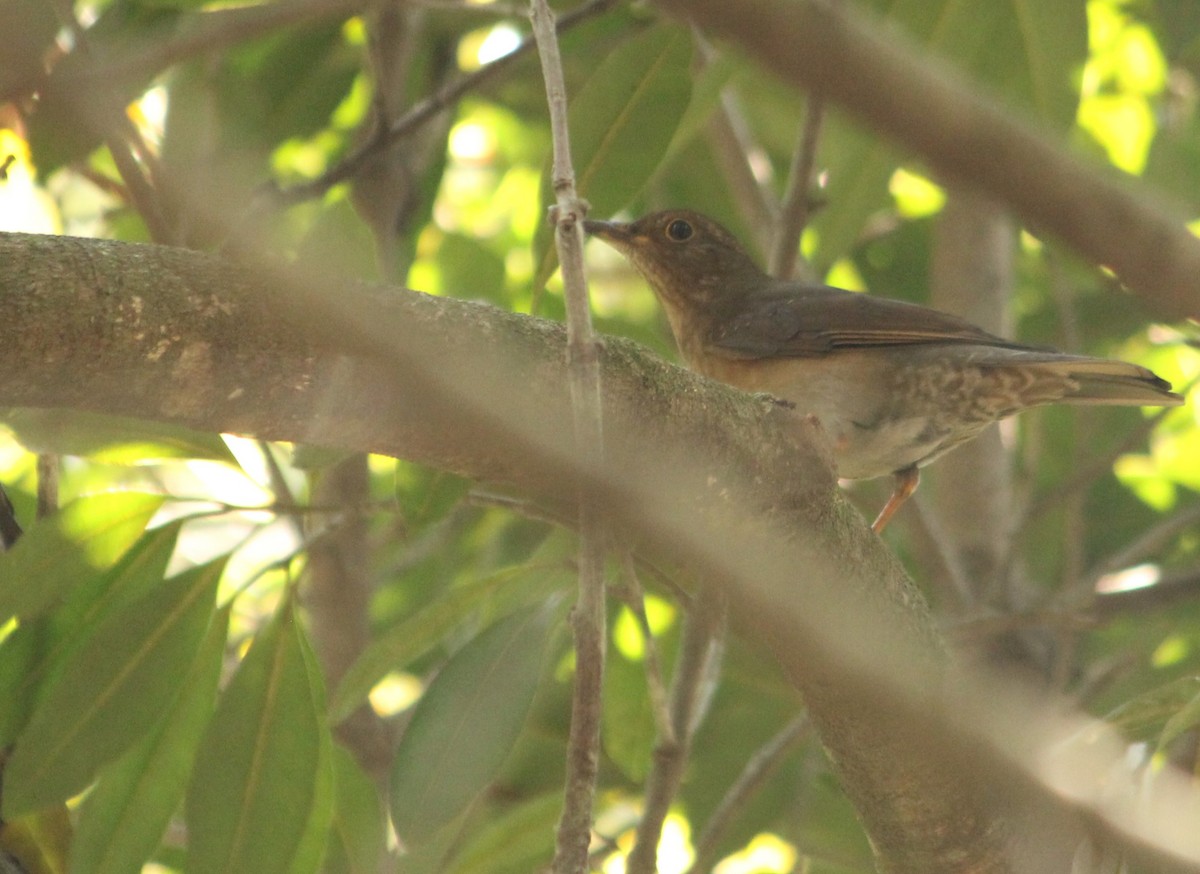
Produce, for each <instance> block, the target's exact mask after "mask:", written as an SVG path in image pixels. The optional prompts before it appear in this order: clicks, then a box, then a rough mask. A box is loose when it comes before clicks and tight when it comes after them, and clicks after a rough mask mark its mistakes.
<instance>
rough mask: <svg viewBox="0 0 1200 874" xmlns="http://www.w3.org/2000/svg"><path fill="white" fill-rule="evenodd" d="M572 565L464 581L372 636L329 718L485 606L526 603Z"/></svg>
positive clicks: (345, 712) (497, 608)
mask: <svg viewBox="0 0 1200 874" xmlns="http://www.w3.org/2000/svg"><path fill="white" fill-rule="evenodd" d="M566 573H567V567H566V565H564V564H563V563H562V562H557V561H554V562H550V563H546V564H533V563H529V564H524V565H519V566H516V567H510V568H505V569H504V570H502V571H500V572H498V573H495V574H492V575H491V576H487V577H484V578H483V579H480V580H476V581H474V582H472V583H469V584H467V585H464V586H461V587H459V588H456V589H454V590H452V591H451V592H449V593H448V594H447V595H446V596H445V597H443V598H440V599H439V600H437V601H435V602H433V603H432V604H430V605H429V606H427V607H425V608H424V609H422V610H420V611H419V612H417V613H416V614H414V615H413V616H411V617H409V618H408V619H407V620H405V621H404V622H401V623H399V624H398V625H396V626H393V627H392V628H389V629H388V630H387V631H385V632H384V633H383V634H381V635H380V636H379V637H377V638H376V639H375V640H373V641H372V642H371V643H370V644H369V645H368V646H367V648H366V649H365V650H363V652H362V654H361V655H360V656H359V657H358V659H357V660H356V661H355V662H354V664H353V665H351V666H350V669H349V670H348V671H346V674H345V675H344V676H343V677H342V681H341V683H340V684H339V685H338V688H337V692H336V693H335V694H334V696H333V703H332V705H331V708H330V718H331V719H332V721H333V722H334V723H335V724H336V723H338V722H341V721H342V720H343V719H345V718H346V717H347V716H349V715H350V714H351V713H353V712H354V711H355V709H357V708H358V706H359V705H360V704H362V702H363V701H365V700H366V698H367V695H368V694H369V693H370V691H371V689H372V688H373V687H374V686H375V684H376V683H378V682H379V681H380V680H382V679H383V678H384V677H385V676H386V675H387V674H388V673H389V672H390V671H395V670H399V669H400V668H403V667H404V666H405V665H407V664H409V663H410V662H411V661H413V660H414V659H416V658H417V657H418V656H420V655H422V654H424V653H426V652H428V651H429V650H431V649H433V647H435V646H437V645H438V644H439V643H441V642H442V641H443V640H444V639H445V637H446V635H447V634H449V633H450V632H451V631H452V630H454V629H455V628H457V627H458V626H459V625H461V624H462V622H463V621H464V620H465V619H467V618H468V617H470V616H472V615H475V614H476V613H477V612H478V611H479V610H481V609H483V608H485V607H488V606H490V607H492V609H493V611H494V612H503V611H504V610H505V609H511V608H512V607H514V606H525V605H527V604H529V603H531V602H533V601H534V600H540V599H542V598H544V597H545V596H546V595H548V594H549V593H550V592H553V591H555V590H557V589H559V588H560V587H561V586H562V585H563V583H564V581H565V580H564V575H565V574H566Z"/></svg>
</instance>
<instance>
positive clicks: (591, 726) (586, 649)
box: [530, 0, 606, 874]
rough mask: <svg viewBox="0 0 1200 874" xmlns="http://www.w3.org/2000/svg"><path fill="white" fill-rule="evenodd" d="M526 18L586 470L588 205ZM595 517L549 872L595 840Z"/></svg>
mask: <svg viewBox="0 0 1200 874" xmlns="http://www.w3.org/2000/svg"><path fill="white" fill-rule="evenodd" d="M530 18H531V20H532V21H533V33H534V38H535V39H536V40H537V48H538V55H539V57H540V58H541V62H542V76H543V78H544V79H545V83H546V102H547V103H548V104H549V108H550V130H551V133H552V136H553V142H554V161H553V170H552V173H551V179H552V181H553V185H554V194H555V208H554V210H553V220H554V225H555V234H554V240H555V244H556V245H557V248H558V260H559V263H560V264H561V265H562V277H563V294H564V298H565V300H566V310H567V376H568V381H569V384H570V389H571V414H572V419H573V425H574V435H575V449H576V452H578V454H579V456H580V459H581V461H582V462H583V466H584V468H585V469H587V470H596V469H598V468H599V466H600V464H601V462H602V459H603V434H604V432H603V419H602V417H601V412H600V344H599V341H598V340H597V338H596V334H595V331H594V330H593V329H592V314H591V307H590V306H589V303H588V296H587V276H586V274H585V272H584V267H583V219H584V216H585V214H586V212H587V204H585V203H584V202H583V201H582V200H580V199H579V196H578V194H577V193H576V190H575V170H574V168H573V167H572V166H571V141H570V131H569V129H568V125H567V88H566V84H565V82H564V80H563V71H562V59H561V57H560V56H559V51H558V36H557V34H556V32H555V25H554V14H553V13H552V12H551V11H550V6H549V4H548V3H547V0H532V2H531V4H530ZM604 541H605V538H604V532H603V526H602V525H601V520H600V515H599V512H598V511H597V509H596V507H595V505H594V504H593V502H592V501H591V500H589V499H588V497H587V496H586V495H583V494H582V493H581V494H580V496H579V600H578V602H577V603H576V605H575V610H574V613H573V617H572V619H573V625H574V637H575V689H574V694H573V698H572V703H571V730H570V736H569V739H568V742H567V776H566V788H565V792H564V803H563V812H562V817H561V818H560V819H559V823H558V833H557V839H556V845H555V850H554V861H553V863H552V866H551V870H552V871H553V872H554V874H586V872H587V869H588V846H589V845H590V843H591V836H592V808H593V805H594V802H595V794H596V774H597V771H598V770H599V765H600V721H601V714H602V703H601V701H602V692H603V686H604V649H605V638H606V631H605V616H604V548H605V543H604Z"/></svg>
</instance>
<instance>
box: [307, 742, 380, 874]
mask: <svg viewBox="0 0 1200 874" xmlns="http://www.w3.org/2000/svg"><path fill="white" fill-rule="evenodd" d="M333 771H334V781H333V782H334V785H335V787H336V791H335V794H334V799H335V800H334V806H333V822H332V824H331V826H330V829H329V847H328V851H327V853H326V856H325V861H324V862H323V863H322V865H321V872H322V874H375V872H377V871H378V870H379V860H380V858H381V856H382V853H383V852H384V849H385V848H386V846H387V821H386V820H385V819H384V812H383V806H382V805H381V804H380V802H379V791H378V789H377V788H376V787H375V784H374V783H373V782H372V781H371V779H370V778H369V777H368V776H367V775H366V774H364V773H363V771H362V769H361V768H360V767H359V766H358V763H357V762H356V761H355V760H354V757H353V756H352V755H350V753H348V752H347V751H346V750H345V749H344V748H342V747H340V746H337V745H336V744H335V745H334V747H333Z"/></svg>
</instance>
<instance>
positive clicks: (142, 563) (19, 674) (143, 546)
mask: <svg viewBox="0 0 1200 874" xmlns="http://www.w3.org/2000/svg"><path fill="white" fill-rule="evenodd" d="M181 525H182V523H179V522H177V523H173V524H170V525H164V526H163V527H161V528H156V529H154V530H153V531H148V532H146V533H145V534H143V535H142V537H141V538H140V539H139V540H138V542H137V543H135V544H134V545H133V547H132V548H130V549H129V551H128V552H126V553H125V554H124V555H123V556H121V558H120V560H119V561H118V562H117V563H116V564H115V565H113V566H112V567H111V568H110V569H109V570H107V571H105V572H103V573H102V574H100V575H99V576H98V577H96V578H95V579H93V580H90V581H89V582H88V584H87V585H81V586H76V587H75V588H74V589H72V590H71V591H70V592H69V593H68V595H67V597H66V599H65V600H64V601H63V604H62V607H60V608H59V609H58V610H56V611H54V612H53V613H50V614H48V615H45V616H39V617H38V618H37V619H35V620H33V621H32V622H25V623H22V624H21V625H20V626H19V627H18V628H17V629H16V630H15V631H14V632H13V633H12V634H10V635H9V636H8V637H7V638H5V640H4V642H3V644H0V701H4V702H5V706H4V707H2V708H0V744H8V743H9V742H11V741H12V740H13V738H14V737H16V734H17V732H18V731H19V730H20V728H21V727H22V726H23V725H24V724H25V721H26V720H27V719H28V717H29V712H30V710H31V709H32V706H33V700H34V696H35V694H36V692H37V690H38V688H39V687H40V685H41V683H42V682H43V681H44V679H45V678H46V677H47V676H48V675H49V674H50V673H52V672H53V671H54V669H55V666H56V665H59V666H61V663H62V661H63V659H65V658H67V656H68V653H69V652H70V651H71V650H72V649H78V648H79V647H80V646H82V645H83V644H84V643H85V642H86V639H87V634H88V629H89V628H92V627H94V626H95V625H96V624H97V623H99V622H101V621H102V620H103V619H104V618H105V617H106V616H107V615H108V614H109V613H110V612H111V611H113V610H115V609H117V608H118V607H120V606H122V605H124V604H128V603H130V602H132V601H134V600H136V599H137V598H139V597H142V596H143V595H146V594H148V593H149V592H150V591H151V590H152V589H154V588H155V587H156V586H158V585H159V584H160V583H161V582H162V579H163V574H164V573H165V571H166V568H167V562H168V561H169V560H170V558H171V555H172V553H173V552H174V551H175V543H176V540H177V539H178V536H179V529H180V527H181Z"/></svg>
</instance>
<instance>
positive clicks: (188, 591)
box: [3, 561, 224, 817]
mask: <svg viewBox="0 0 1200 874" xmlns="http://www.w3.org/2000/svg"><path fill="white" fill-rule="evenodd" d="M223 566H224V562H223V561H219V562H215V563H211V564H207V565H203V566H201V567H198V568H193V569H192V570H189V571H185V572H184V573H182V574H180V575H179V576H177V577H174V578H172V579H170V580H167V581H165V582H164V583H163V584H162V585H161V586H159V587H158V589H156V590H155V591H153V592H151V593H149V594H148V595H146V596H144V597H142V598H140V599H138V600H137V601H134V602H133V603H131V604H128V605H126V606H124V607H122V608H121V609H118V610H114V611H113V612H112V614H111V615H110V616H109V617H108V618H107V619H106V620H105V621H103V622H101V623H100V624H98V625H97V626H95V627H94V628H93V629H91V630H90V634H88V636H87V638H86V641H85V642H83V643H81V644H80V645H79V647H78V648H77V649H75V650H74V651H73V652H72V653H71V655H70V657H69V658H68V659H67V660H66V663H65V664H64V665H63V666H62V668H61V670H59V671H58V672H56V674H55V675H54V677H53V678H52V679H51V680H50V681H49V684H48V686H47V688H46V689H45V690H44V691H43V693H42V694H41V696H40V697H39V699H38V701H37V704H36V705H35V707H34V710H33V714H32V715H31V716H30V718H29V723H28V725H26V727H25V729H24V731H22V732H21V734H20V736H19V737H18V738H17V740H16V743H15V744H14V748H13V753H12V757H11V758H10V759H9V761H8V764H7V767H6V768H5V772H4V799H3V801H4V813H5V816H6V817H7V816H16V815H20V814H21V813H23V812H25V811H28V810H33V809H35V808H38V807H44V806H46V805H48V804H52V803H54V802H56V801H63V800H66V799H67V798H70V797H71V796H72V795H74V794H75V793H77V792H79V791H80V790H81V789H83V788H84V787H85V786H86V785H87V784H88V783H89V782H90V781H91V779H92V777H93V776H94V775H95V773H96V771H97V770H98V769H99V768H100V767H101V766H102V765H104V764H106V763H107V762H109V761H112V760H113V759H114V758H116V757H117V756H119V755H120V754H121V753H122V752H124V751H125V750H126V749H128V748H129V747H130V746H132V745H133V744H134V743H136V742H137V741H138V740H139V739H140V738H141V737H143V736H144V734H145V733H146V732H147V731H148V730H149V729H150V728H151V727H152V726H153V725H154V724H155V723H156V722H157V721H158V720H159V719H161V717H162V713H163V711H164V709H165V708H166V707H168V706H169V705H170V703H171V701H172V700H174V698H175V696H176V695H177V694H178V693H179V678H180V677H181V676H182V675H184V674H185V673H186V672H187V671H188V670H189V669H190V667H191V665H192V663H193V661H194V659H195V657H196V651H197V648H198V647H199V645H200V641H201V640H202V639H203V637H204V634H205V632H206V630H207V629H208V625H209V621H210V620H211V618H212V604H213V599H214V597H215V595H216V589H217V583H218V581H219V580H220V578H221V571H222V569H223Z"/></svg>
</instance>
